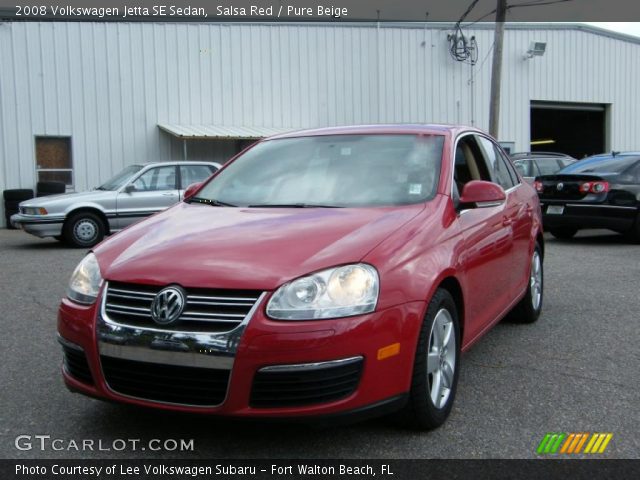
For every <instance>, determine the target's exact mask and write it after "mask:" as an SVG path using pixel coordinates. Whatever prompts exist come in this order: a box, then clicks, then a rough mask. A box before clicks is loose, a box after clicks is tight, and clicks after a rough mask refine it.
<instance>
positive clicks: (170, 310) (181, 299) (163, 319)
mask: <svg viewBox="0 0 640 480" xmlns="http://www.w3.org/2000/svg"><path fill="white" fill-rule="evenodd" d="M185 303H186V302H185V294H184V291H183V290H182V289H181V288H180V287H167V288H163V289H162V290H160V291H159V292H158V294H157V295H156V296H155V298H154V299H153V302H151V318H152V319H153V321H154V322H156V323H157V324H158V325H165V326H166V325H171V324H173V323H175V322H176V321H177V320H178V318H180V315H182V310H184V305H185Z"/></svg>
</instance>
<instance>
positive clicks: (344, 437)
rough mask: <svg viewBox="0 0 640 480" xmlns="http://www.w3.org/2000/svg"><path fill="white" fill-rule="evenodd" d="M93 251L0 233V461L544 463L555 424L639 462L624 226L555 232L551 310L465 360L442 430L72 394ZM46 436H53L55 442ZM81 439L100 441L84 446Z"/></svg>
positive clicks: (636, 334) (631, 263)
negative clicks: (66, 300)
mask: <svg viewBox="0 0 640 480" xmlns="http://www.w3.org/2000/svg"><path fill="white" fill-rule="evenodd" d="M84 253H85V252H84V251H83V250H76V249H71V248H66V247H64V246H62V245H61V244H59V243H58V242H56V241H55V240H42V239H37V238H35V237H32V236H29V235H27V234H25V233H23V232H20V231H10V230H0V289H1V290H0V291H1V292H2V293H1V295H0V311H1V312H2V315H0V322H1V323H0V324H1V326H2V335H0V351H1V352H2V357H1V359H2V363H1V364H0V386H1V390H0V391H1V395H0V400H1V403H0V458H25V459H26V458H59V459H61V458H120V459H124V458H138V457H144V458H167V457H170V458H187V459H189V458H190V459H195V458H271V459H276V458H533V457H536V453H535V450H536V448H537V446H538V444H539V443H540V441H541V440H542V438H543V437H544V435H545V434H546V433H548V432H564V433H571V432H610V433H612V434H613V437H612V440H611V442H610V444H609V445H608V447H607V450H606V451H605V453H603V454H602V455H600V456H601V457H606V458H638V457H640V434H639V432H640V368H638V367H639V366H640V347H639V345H640V327H639V324H640V299H639V288H638V287H639V286H640V246H638V245H632V244H629V243H626V242H625V241H624V240H623V238H622V237H620V236H618V235H613V234H608V233H606V232H595V231H588V232H581V233H580V234H579V235H578V237H576V238H575V239H574V240H572V241H570V242H560V241H557V240H555V239H553V238H552V237H548V238H547V242H546V258H545V264H544V265H545V292H544V293H545V297H544V307H543V314H542V316H541V317H540V319H539V320H538V322H537V323H535V324H532V325H517V324H511V323H504V322H503V323H500V324H498V325H497V326H496V327H495V328H494V329H493V330H492V331H491V332H489V333H488V334H487V335H486V336H485V337H484V338H483V339H482V340H480V341H479V343H477V344H476V345H475V346H474V347H473V348H472V350H471V351H469V352H468V353H466V354H465V355H464V356H463V357H462V370H461V374H460V381H459V387H458V393H457V398H456V403H455V406H454V408H453V411H452V414H451V416H450V417H449V419H448V421H447V422H446V424H445V425H444V426H443V427H441V428H440V429H438V430H435V431H432V432H415V431H410V430H406V429H402V428H399V427H396V426H395V425H394V424H393V423H392V422H390V421H389V420H387V419H375V420H369V421H367V422H364V423H358V424H354V425H347V426H339V427H338V426H322V425H318V426H307V425H297V424H279V423H275V424H274V423H253V422H241V421H231V420H227V419H219V418H213V417H205V416H201V415H186V414H176V413H167V412H163V411H157V410H147V409H140V408H135V407H128V406H123V405H117V404H110V403H105V402H101V401H98V400H93V399H89V398H86V397H83V396H81V395H78V394H72V393H70V392H68V391H67V389H66V388H65V387H64V385H63V382H62V379H61V375H60V362H61V358H62V354H61V349H60V347H59V345H58V344H57V342H56V339H55V333H56V310H57V306H58V303H59V301H60V298H61V297H62V296H63V295H64V292H65V290H66V286H67V281H68V278H69V276H70V274H71V272H72V271H73V269H74V267H75V265H76V263H77V262H78V261H79V260H80V259H81V258H82V257H83V255H84ZM487 281H490V279H488V280H487ZM20 435H26V436H27V437H21V440H19V441H18V443H19V444H20V446H21V447H22V448H23V449H22V450H21V449H18V448H16V437H18V436H20ZM36 435H45V436H46V435H48V436H50V440H44V442H45V443H46V445H45V447H46V448H45V449H44V450H41V449H40V440H38V439H36V437H35V436H36ZM53 439H60V440H61V441H60V442H57V444H56V446H57V447H61V448H62V450H54V449H53V448H51V443H50V441H51V440H53ZM119 439H124V440H129V439H134V440H136V439H139V440H140V443H139V444H138V447H141V448H138V449H136V450H135V451H134V450H133V449H132V448H130V447H127V448H125V449H123V450H114V449H113V448H112V447H114V446H115V447H116V448H120V446H121V445H122V443H118V440H119ZM151 439H157V440H160V443H158V442H156V443H155V444H154V445H156V446H158V445H160V444H162V443H163V442H165V441H167V440H169V444H168V445H169V448H171V447H172V445H173V443H172V442H171V441H173V440H176V441H177V442H179V441H180V440H185V441H186V442H187V444H188V443H189V441H190V440H193V444H192V445H193V449H192V451H182V452H181V451H171V452H169V453H168V452H166V451H151V450H150V449H149V448H145V450H142V448H143V446H144V445H147V446H149V445H150V444H149V440H151ZM83 440H93V441H94V444H93V445H94V450H84V451H82V450H81V449H78V450H76V449H74V448H73V445H74V442H76V443H77V444H80V443H81V442H82V441H83ZM29 443H31V445H32V446H31V448H30V449H27V446H28V444H29ZM128 445H131V443H130V442H129V443H128ZM100 448H102V450H100ZM106 448H111V450H105V449H106Z"/></svg>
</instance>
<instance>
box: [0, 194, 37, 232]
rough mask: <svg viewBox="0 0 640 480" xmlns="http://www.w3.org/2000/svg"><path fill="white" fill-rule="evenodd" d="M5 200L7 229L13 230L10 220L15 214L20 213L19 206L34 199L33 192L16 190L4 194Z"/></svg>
mask: <svg viewBox="0 0 640 480" xmlns="http://www.w3.org/2000/svg"><path fill="white" fill-rule="evenodd" d="M2 196H3V198H4V218H5V220H6V225H7V228H13V227H12V226H11V222H10V221H9V219H10V218H11V215H13V214H14V213H18V205H20V202H22V201H24V200H29V199H30V198H33V190H31V189H30V188H14V189H10V190H5V191H3V192H2Z"/></svg>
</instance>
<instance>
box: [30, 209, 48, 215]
mask: <svg viewBox="0 0 640 480" xmlns="http://www.w3.org/2000/svg"><path fill="white" fill-rule="evenodd" d="M24 214H25V215H46V214H47V209H46V208H43V207H24Z"/></svg>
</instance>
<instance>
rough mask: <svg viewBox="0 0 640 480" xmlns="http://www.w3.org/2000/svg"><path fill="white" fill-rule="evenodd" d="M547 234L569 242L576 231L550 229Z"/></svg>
mask: <svg viewBox="0 0 640 480" xmlns="http://www.w3.org/2000/svg"><path fill="white" fill-rule="evenodd" d="M549 233H550V234H551V235H553V236H554V237H556V238H557V239H558V240H570V239H572V238H573V237H574V235H575V234H576V233H578V229H577V228H569V227H561V228H551V229H549Z"/></svg>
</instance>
